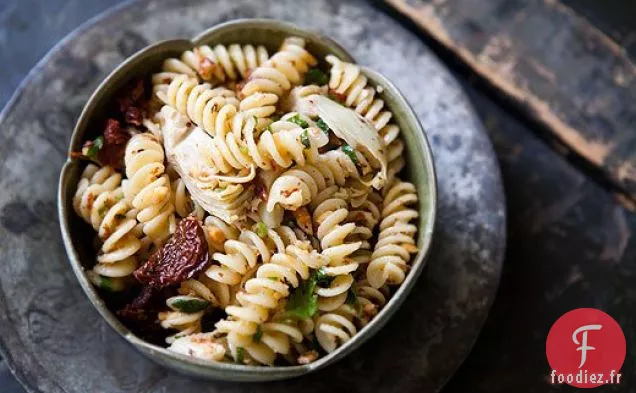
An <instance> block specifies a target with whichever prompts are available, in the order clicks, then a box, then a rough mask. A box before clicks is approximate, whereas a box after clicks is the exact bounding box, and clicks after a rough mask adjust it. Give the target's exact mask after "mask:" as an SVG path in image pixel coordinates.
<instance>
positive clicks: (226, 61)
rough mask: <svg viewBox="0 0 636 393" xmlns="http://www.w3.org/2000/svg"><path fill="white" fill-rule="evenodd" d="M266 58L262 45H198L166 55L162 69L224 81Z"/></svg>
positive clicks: (248, 69) (242, 76)
mask: <svg viewBox="0 0 636 393" xmlns="http://www.w3.org/2000/svg"><path fill="white" fill-rule="evenodd" d="M268 58H269V55H268V53H267V49H266V48H265V47H264V46H262V45H258V46H256V47H254V46H253V45H239V44H231V45H229V46H225V45H221V44H218V45H216V46H214V48H212V47H210V46H208V45H201V46H198V47H195V48H194V49H192V50H187V51H185V52H183V53H182V54H181V56H180V58H169V59H166V60H165V61H164V62H163V67H162V71H163V72H164V73H166V74H167V75H170V74H185V75H188V76H190V77H193V78H200V79H201V80H204V81H206V82H211V83H224V82H226V81H236V80H239V79H243V78H246V77H247V76H248V73H249V71H250V70H252V69H254V68H256V67H258V66H259V65H261V64H263V63H265V62H266V61H267V59H268Z"/></svg>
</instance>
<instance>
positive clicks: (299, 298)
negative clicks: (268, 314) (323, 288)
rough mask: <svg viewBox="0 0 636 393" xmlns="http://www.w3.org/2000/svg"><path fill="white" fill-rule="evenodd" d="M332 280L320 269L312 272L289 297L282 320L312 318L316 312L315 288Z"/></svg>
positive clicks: (316, 298)
mask: <svg viewBox="0 0 636 393" xmlns="http://www.w3.org/2000/svg"><path fill="white" fill-rule="evenodd" d="M332 279H333V278H332V277H330V276H327V274H326V273H325V271H324V270H323V269H322V268H321V269H318V270H316V271H314V272H313V273H312V274H311V276H310V277H309V279H307V280H305V281H303V282H302V283H301V284H300V285H299V286H298V287H297V288H295V289H294V290H293V291H292V293H291V294H290V295H289V298H288V302H287V307H286V308H287V310H286V311H285V313H284V314H283V315H282V319H285V318H292V319H294V318H295V319H307V318H311V317H313V316H314V315H315V314H316V312H318V294H317V293H316V286H318V284H324V283H325V282H331V280H332Z"/></svg>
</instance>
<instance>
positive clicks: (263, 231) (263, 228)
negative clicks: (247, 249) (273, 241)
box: [254, 221, 267, 238]
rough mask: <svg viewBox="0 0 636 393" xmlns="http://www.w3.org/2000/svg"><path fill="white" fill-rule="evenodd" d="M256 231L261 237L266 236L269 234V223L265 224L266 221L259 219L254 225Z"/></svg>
mask: <svg viewBox="0 0 636 393" xmlns="http://www.w3.org/2000/svg"><path fill="white" fill-rule="evenodd" d="M254 232H256V234H257V235H258V236H259V237H262V238H263V237H266V236H267V225H265V223H264V222H263V221H259V222H257V223H256V225H255V226H254Z"/></svg>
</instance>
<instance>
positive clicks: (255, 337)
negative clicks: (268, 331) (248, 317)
mask: <svg viewBox="0 0 636 393" xmlns="http://www.w3.org/2000/svg"><path fill="white" fill-rule="evenodd" d="M261 337H263V331H262V330H261V327H260V325H259V326H257V327H256V333H254V334H253V335H252V341H254V342H255V343H260V342H261Z"/></svg>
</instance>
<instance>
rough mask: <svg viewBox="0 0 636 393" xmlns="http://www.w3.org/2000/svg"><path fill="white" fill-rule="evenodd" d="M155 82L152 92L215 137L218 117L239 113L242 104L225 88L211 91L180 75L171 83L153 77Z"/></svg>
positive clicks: (201, 84)
mask: <svg viewBox="0 0 636 393" xmlns="http://www.w3.org/2000/svg"><path fill="white" fill-rule="evenodd" d="M153 82H156V83H154V86H153V92H154V93H155V95H156V96H157V97H158V98H159V99H160V100H161V101H162V102H163V103H165V104H166V105H169V106H171V107H172V108H174V109H176V110H177V111H178V112H179V113H181V114H183V115H185V116H187V117H188V118H189V119H190V120H191V121H192V122H193V123H194V124H196V125H198V126H199V127H201V128H202V129H204V130H205V131H206V132H207V133H209V134H210V135H212V136H216V127H217V117H218V116H219V114H220V113H221V114H222V113H223V112H224V111H231V110H232V109H236V108H237V107H238V104H239V102H238V100H237V98H236V95H235V94H234V92H233V91H232V90H229V89H227V88H225V87H216V88H212V86H211V85H209V84H207V83H199V82H198V81H197V80H196V79H193V78H190V77H188V76H187V75H179V76H176V77H174V78H173V79H170V80H166V79H165V78H164V79H161V78H154V77H153ZM235 111H236V110H235Z"/></svg>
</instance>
